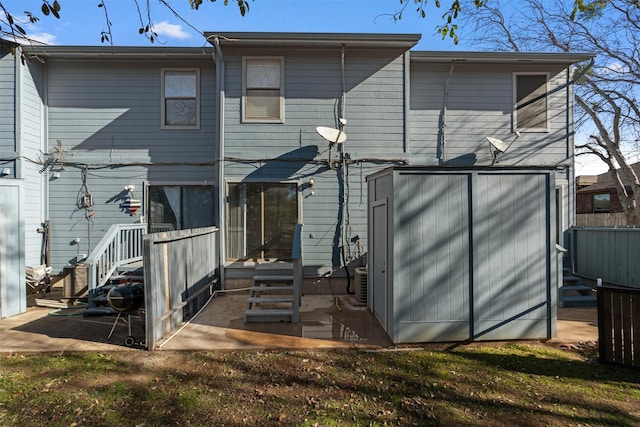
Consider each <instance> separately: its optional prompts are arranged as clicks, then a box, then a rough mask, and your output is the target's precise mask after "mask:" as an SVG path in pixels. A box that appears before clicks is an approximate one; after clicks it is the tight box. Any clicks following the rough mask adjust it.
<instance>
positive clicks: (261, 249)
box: [226, 182, 298, 261]
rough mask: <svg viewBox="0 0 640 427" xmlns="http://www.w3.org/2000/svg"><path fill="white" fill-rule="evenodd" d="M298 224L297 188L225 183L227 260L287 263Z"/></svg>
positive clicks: (260, 183) (288, 185) (285, 184)
mask: <svg viewBox="0 0 640 427" xmlns="http://www.w3.org/2000/svg"><path fill="white" fill-rule="evenodd" d="M297 222H298V186H297V184H295V183H279V182H237V183H228V185H227V229H226V230H227V232H226V236H227V240H226V247H227V259H229V260H254V261H260V260H277V259H290V258H291V250H292V246H293V230H294V227H295V224H296V223H297Z"/></svg>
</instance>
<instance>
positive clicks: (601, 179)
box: [576, 162, 640, 193]
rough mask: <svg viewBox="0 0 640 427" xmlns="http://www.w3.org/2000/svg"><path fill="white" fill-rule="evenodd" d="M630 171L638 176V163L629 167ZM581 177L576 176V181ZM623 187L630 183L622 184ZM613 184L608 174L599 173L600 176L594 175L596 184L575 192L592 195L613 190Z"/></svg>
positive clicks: (639, 164) (639, 166)
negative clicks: (595, 192) (596, 192)
mask: <svg viewBox="0 0 640 427" xmlns="http://www.w3.org/2000/svg"><path fill="white" fill-rule="evenodd" d="M631 169H633V170H634V172H635V173H636V175H640V162H638V163H634V164H632V165H631ZM580 179H581V177H580V176H578V177H577V178H576V181H578V180H580ZM624 184H625V186H627V185H629V184H631V183H630V182H624ZM615 188H616V187H615V184H614V183H613V179H612V178H611V176H610V175H609V172H605V173H601V174H600V175H596V183H595V184H593V185H589V186H587V187H584V188H581V189H580V190H578V191H576V193H593V192H594V191H604V190H615Z"/></svg>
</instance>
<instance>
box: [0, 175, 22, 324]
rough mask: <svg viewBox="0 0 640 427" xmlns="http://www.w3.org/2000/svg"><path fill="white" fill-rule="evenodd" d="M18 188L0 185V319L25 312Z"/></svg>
mask: <svg viewBox="0 0 640 427" xmlns="http://www.w3.org/2000/svg"><path fill="white" fill-rule="evenodd" d="M20 190H21V189H20V186H18V185H0V317H8V316H13V315H15V314H19V313H23V312H24V311H26V309H27V293H26V281H25V277H24V239H23V232H22V228H23V224H22V220H21V218H20Z"/></svg>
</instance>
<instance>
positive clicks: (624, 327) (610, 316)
mask: <svg viewBox="0 0 640 427" xmlns="http://www.w3.org/2000/svg"><path fill="white" fill-rule="evenodd" d="M598 341H599V351H600V361H601V362H604V363H613V364H616V365H623V366H629V367H634V368H640V289H631V288H623V287H615V286H598Z"/></svg>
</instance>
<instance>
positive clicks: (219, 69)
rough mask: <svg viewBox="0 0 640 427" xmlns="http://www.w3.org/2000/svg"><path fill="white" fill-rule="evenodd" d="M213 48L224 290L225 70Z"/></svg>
mask: <svg viewBox="0 0 640 427" xmlns="http://www.w3.org/2000/svg"><path fill="white" fill-rule="evenodd" d="M213 46H214V48H215V52H214V54H213V57H214V58H213V59H214V61H215V64H216V86H217V87H216V104H217V106H218V115H217V117H216V136H217V140H218V150H219V151H218V152H219V154H218V224H219V226H218V229H219V230H220V231H219V235H218V237H219V242H218V249H219V250H218V262H219V267H218V272H219V273H218V274H219V276H220V288H221V289H224V261H225V254H226V252H227V251H226V246H225V242H226V230H225V227H224V223H225V216H224V212H225V209H224V207H225V197H224V193H225V189H224V101H225V79H224V74H225V69H224V55H223V54H222V49H221V48H220V40H219V39H218V37H216V38H214V39H213Z"/></svg>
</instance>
